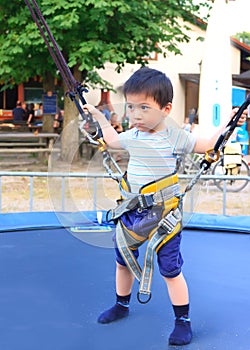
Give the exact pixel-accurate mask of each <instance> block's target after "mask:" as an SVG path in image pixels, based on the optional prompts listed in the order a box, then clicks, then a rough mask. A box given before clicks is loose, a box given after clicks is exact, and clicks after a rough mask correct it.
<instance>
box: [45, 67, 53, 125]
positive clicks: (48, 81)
mask: <svg viewBox="0 0 250 350" xmlns="http://www.w3.org/2000/svg"><path fill="white" fill-rule="evenodd" d="M43 89H44V91H45V93H47V92H48V91H54V77H53V75H52V74H51V73H50V72H46V73H45V76H44V80H43ZM53 123H54V115H52V114H45V115H44V116H43V132H53V131H54V128H53Z"/></svg>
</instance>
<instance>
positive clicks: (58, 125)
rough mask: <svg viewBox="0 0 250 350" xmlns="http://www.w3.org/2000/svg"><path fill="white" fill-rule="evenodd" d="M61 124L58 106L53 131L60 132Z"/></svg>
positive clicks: (61, 119) (61, 118)
mask: <svg viewBox="0 0 250 350" xmlns="http://www.w3.org/2000/svg"><path fill="white" fill-rule="evenodd" d="M62 125H63V115H62V112H61V110H60V109H59V108H57V113H56V115H55V118H54V123H53V128H54V132H57V133H60V132H61V130H62Z"/></svg>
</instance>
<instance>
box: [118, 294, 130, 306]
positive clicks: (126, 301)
mask: <svg viewBox="0 0 250 350" xmlns="http://www.w3.org/2000/svg"><path fill="white" fill-rule="evenodd" d="M130 298H131V294H129V295H124V296H123V295H118V294H116V303H117V304H119V305H122V306H124V307H129V302H130Z"/></svg>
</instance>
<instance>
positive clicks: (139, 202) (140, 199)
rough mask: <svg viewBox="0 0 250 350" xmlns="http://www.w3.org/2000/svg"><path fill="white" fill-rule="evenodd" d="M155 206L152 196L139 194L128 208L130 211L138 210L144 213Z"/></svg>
mask: <svg viewBox="0 0 250 350" xmlns="http://www.w3.org/2000/svg"><path fill="white" fill-rule="evenodd" d="M155 204H156V203H155V201H154V197H153V195H152V194H139V195H138V196H136V197H135V198H133V199H132V200H131V201H130V202H129V204H128V205H127V208H128V209H130V210H132V209H135V208H138V209H139V211H142V210H144V209H148V208H150V207H152V206H153V205H155Z"/></svg>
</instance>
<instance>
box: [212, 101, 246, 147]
mask: <svg viewBox="0 0 250 350" xmlns="http://www.w3.org/2000/svg"><path fill="white" fill-rule="evenodd" d="M249 104H250V94H249V95H248V96H247V98H246V100H245V102H243V104H242V105H241V106H240V108H239V109H238V111H237V112H236V113H235V115H234V116H233V118H232V119H231V120H230V122H229V123H228V124H227V126H226V129H225V131H224V132H223V133H222V134H221V135H220V136H219V138H218V140H217V142H216V144H215V146H214V153H216V152H217V151H218V150H221V149H222V148H223V147H224V146H225V144H226V142H227V140H228V139H229V137H230V136H231V135H232V133H233V131H234V129H235V128H236V126H237V123H238V121H239V119H240V117H241V115H242V113H243V112H244V110H245V109H247V107H248V106H249Z"/></svg>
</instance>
